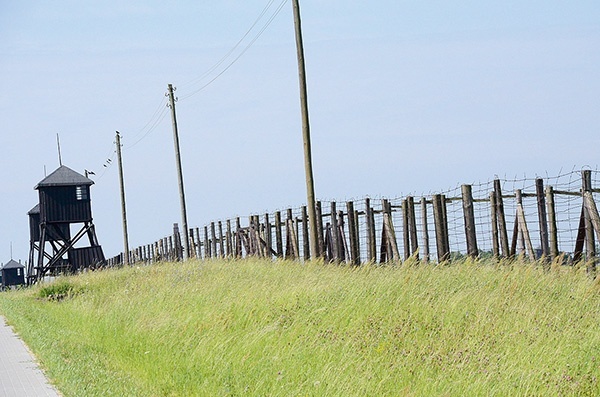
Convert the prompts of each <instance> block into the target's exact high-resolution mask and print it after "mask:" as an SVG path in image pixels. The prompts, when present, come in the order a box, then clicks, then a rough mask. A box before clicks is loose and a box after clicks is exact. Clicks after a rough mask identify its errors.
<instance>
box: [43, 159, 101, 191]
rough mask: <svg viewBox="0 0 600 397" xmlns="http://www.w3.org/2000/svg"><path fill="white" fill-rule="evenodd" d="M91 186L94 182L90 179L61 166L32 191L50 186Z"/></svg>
mask: <svg viewBox="0 0 600 397" xmlns="http://www.w3.org/2000/svg"><path fill="white" fill-rule="evenodd" d="M93 184H94V181H92V180H91V179H89V178H86V177H85V176H83V175H81V174H79V173H77V172H75V171H73V170H72V169H70V168H69V167H67V166H65V165H61V166H60V167H58V168H57V169H56V171H54V172H53V173H51V174H50V175H48V176H47V177H45V178H44V179H42V180H41V181H40V183H38V184H37V185H36V186H35V188H34V189H38V188H40V187H51V186H82V185H88V186H89V185H93Z"/></svg>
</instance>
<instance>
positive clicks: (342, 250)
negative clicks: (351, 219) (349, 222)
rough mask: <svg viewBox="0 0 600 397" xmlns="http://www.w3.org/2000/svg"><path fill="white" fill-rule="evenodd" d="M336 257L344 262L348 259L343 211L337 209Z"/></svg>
mask: <svg viewBox="0 0 600 397" xmlns="http://www.w3.org/2000/svg"><path fill="white" fill-rule="evenodd" d="M337 218H338V221H337V222H338V249H339V253H338V257H339V258H340V261H342V262H345V261H346V259H348V255H347V253H348V243H347V242H346V233H345V231H344V224H345V222H344V211H342V210H338V217H337Z"/></svg>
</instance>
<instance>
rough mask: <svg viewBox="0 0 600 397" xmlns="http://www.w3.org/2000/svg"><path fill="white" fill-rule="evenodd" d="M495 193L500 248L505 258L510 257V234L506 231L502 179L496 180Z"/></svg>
mask: <svg viewBox="0 0 600 397" xmlns="http://www.w3.org/2000/svg"><path fill="white" fill-rule="evenodd" d="M494 193H495V196H496V197H495V198H496V213H497V219H498V228H499V229H500V230H499V236H500V246H501V247H502V255H503V256H504V257H508V256H509V251H508V232H507V230H506V217H505V215H504V202H503V200H502V187H501V185H500V179H495V180H494Z"/></svg>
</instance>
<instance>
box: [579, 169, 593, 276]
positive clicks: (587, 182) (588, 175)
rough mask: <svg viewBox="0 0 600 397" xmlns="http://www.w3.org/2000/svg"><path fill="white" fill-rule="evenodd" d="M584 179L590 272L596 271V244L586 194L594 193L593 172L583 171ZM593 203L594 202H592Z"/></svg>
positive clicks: (586, 234)
mask: <svg viewBox="0 0 600 397" xmlns="http://www.w3.org/2000/svg"><path fill="white" fill-rule="evenodd" d="M581 177H582V197H583V213H584V224H585V255H586V262H587V263H588V271H589V272H595V271H596V243H595V238H594V225H593V223H592V214H591V213H590V211H589V208H590V207H589V206H587V205H586V193H589V194H590V195H591V192H592V171H590V170H583V171H581ZM592 201H593V200H592Z"/></svg>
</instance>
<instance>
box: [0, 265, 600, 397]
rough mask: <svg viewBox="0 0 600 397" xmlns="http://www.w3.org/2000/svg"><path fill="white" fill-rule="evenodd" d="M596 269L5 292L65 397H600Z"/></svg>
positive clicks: (204, 279) (127, 275)
mask: <svg viewBox="0 0 600 397" xmlns="http://www.w3.org/2000/svg"><path fill="white" fill-rule="evenodd" d="M599 293H600V287H599V286H598V284H597V283H596V282H594V281H592V280H591V279H590V278H589V277H588V276H587V275H586V273H585V270H582V269H579V268H571V267H568V268H567V267H559V266H555V267H553V268H552V269H551V270H550V271H544V270H543V269H542V268H541V267H538V266H534V265H519V264H516V265H514V264H513V265H502V264H501V265H497V264H491V262H470V261H467V262H464V263H461V264H456V265H451V266H431V265H421V266H416V265H414V264H413V265H410V264H405V265H402V266H375V265H369V266H363V267H360V268H352V267H345V266H334V265H327V264H322V263H311V264H300V263H295V262H267V261H253V260H247V261H238V262H226V261H212V262H210V261H209V262H187V263H183V264H181V263H177V264H162V265H156V266H149V267H133V268H128V269H121V270H109V271H102V272H96V273H88V274H84V275H79V276H76V277H68V278H62V279H60V280H58V281H57V282H56V284H50V285H41V286H37V287H34V288H31V289H28V290H25V291H15V292H9V293H3V294H0V313H2V314H3V315H4V316H6V318H7V319H8V321H9V323H10V324H12V325H13V326H14V327H15V329H16V330H17V331H18V332H19V333H20V334H21V336H22V337H23V339H24V340H25V341H26V342H27V344H28V345H29V346H30V348H31V349H32V350H33V351H34V352H35V353H36V354H37V355H38V357H39V359H40V361H41V363H42V365H43V366H44V367H45V368H46V371H47V373H48V375H49V376H50V377H51V379H52V380H53V382H54V383H55V384H56V385H57V387H58V388H59V390H60V391H61V392H62V393H63V394H64V395H65V396H78V397H79V396H111V395H113V396H398V395H407V396H431V395H444V396H466V395H469V396H478V395H479V396H508V395H511V396H515V395H518V396H525V395H531V396H542V395H543V396H547V395H550V396H552V395H556V396H559V395H590V396H591V395H600V380H599V376H600V294H599Z"/></svg>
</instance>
